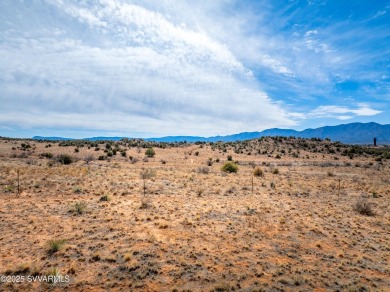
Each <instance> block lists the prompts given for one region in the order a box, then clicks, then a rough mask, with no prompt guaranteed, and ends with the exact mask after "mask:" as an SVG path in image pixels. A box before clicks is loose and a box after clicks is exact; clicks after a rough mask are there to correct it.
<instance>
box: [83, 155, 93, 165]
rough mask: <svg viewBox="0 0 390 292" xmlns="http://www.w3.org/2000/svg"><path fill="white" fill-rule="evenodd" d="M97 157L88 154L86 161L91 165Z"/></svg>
mask: <svg viewBox="0 0 390 292" xmlns="http://www.w3.org/2000/svg"><path fill="white" fill-rule="evenodd" d="M94 160H95V157H94V156H93V155H92V154H88V155H86V156H85V157H84V161H85V162H86V163H87V164H89V163H90V162H91V161H94Z"/></svg>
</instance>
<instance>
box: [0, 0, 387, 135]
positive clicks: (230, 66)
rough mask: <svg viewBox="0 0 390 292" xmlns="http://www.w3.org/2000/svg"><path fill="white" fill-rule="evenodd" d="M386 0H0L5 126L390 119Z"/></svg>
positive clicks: (8, 130)
mask: <svg viewBox="0 0 390 292" xmlns="http://www.w3.org/2000/svg"><path fill="white" fill-rule="evenodd" d="M389 25H390V1H379V0H376V1H357V0H354V1H326V0H323V1H321V0H273V1H270V0H269V1H261V0H260V1H248V0H247V1H238V0H237V1H234V0H214V1H193V0H192V1H190V0H188V1H187V0H182V1H173V0H170V1H168V0H160V1H152V0H143V1H141V0H133V1H130V0H128V1H125V0H99V1H97V0H95V1H88V0H84V1H76V0H73V1H72V0H69V1H62V0H25V1H21V0H2V1H0V101H1V103H0V135H1V136H9V137H32V136H34V135H44V136H64V137H75V138H82V137H89V136H127V137H151V136H154V137H156V136H165V135H200V136H212V135H226V134H233V133H238V132H244V131H259V130H263V129H266V128H272V127H280V128H293V129H298V130H300V129H305V128H314V127H320V126H324V125H336V124H341V123H350V122H369V121H375V122H378V123H382V124H388V123H390V90H389V89H390V86H389V81H390V72H389V71H390V70H389V64H390V62H389V61H390V60H389V56H390V54H389V53H390V52H389V51H390V36H389V35H390V29H389Z"/></svg>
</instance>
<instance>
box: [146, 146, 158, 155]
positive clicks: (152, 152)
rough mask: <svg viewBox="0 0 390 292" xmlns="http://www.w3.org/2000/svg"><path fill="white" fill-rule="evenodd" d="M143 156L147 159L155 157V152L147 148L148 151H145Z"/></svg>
mask: <svg viewBox="0 0 390 292" xmlns="http://www.w3.org/2000/svg"><path fill="white" fill-rule="evenodd" d="M145 155H146V156H147V157H154V155H156V152H155V151H154V149H153V148H148V149H146V151H145Z"/></svg>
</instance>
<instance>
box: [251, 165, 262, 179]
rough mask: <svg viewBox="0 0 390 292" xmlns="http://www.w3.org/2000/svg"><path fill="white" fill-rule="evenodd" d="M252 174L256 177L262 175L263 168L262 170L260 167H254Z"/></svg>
mask: <svg viewBox="0 0 390 292" xmlns="http://www.w3.org/2000/svg"><path fill="white" fill-rule="evenodd" d="M253 175H254V176H258V177H263V176H264V173H263V170H262V169H261V168H260V167H257V168H255V170H254V171H253Z"/></svg>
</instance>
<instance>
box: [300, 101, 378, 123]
mask: <svg viewBox="0 0 390 292" xmlns="http://www.w3.org/2000/svg"><path fill="white" fill-rule="evenodd" d="M380 113H381V111H378V110H375V109H372V108H371V107H370V106H369V105H367V104H364V103H358V104H357V107H356V108H349V107H346V106H335V105H326V106H319V107H317V108H316V109H314V110H313V111H311V112H310V113H308V114H307V117H308V118H326V117H334V118H336V119H339V120H347V119H351V118H353V117H354V116H374V115H377V114H380ZM351 115H353V116H351Z"/></svg>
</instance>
